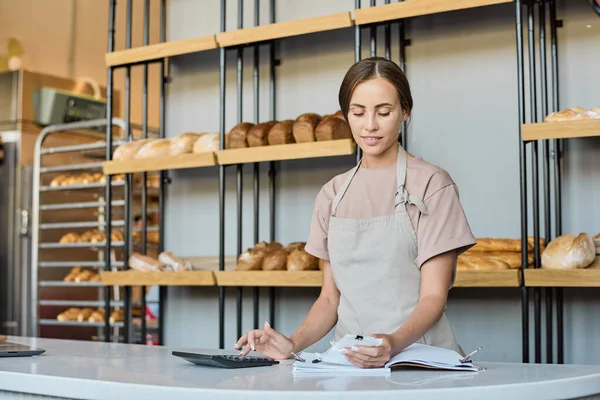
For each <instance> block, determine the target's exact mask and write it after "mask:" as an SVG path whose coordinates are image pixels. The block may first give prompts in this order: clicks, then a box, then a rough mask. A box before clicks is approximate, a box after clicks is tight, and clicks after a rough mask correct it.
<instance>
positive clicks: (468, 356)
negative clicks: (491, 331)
mask: <svg viewBox="0 0 600 400" xmlns="http://www.w3.org/2000/svg"><path fill="white" fill-rule="evenodd" d="M482 348H483V347H481V346H479V347H478V348H476V349H475V350H473V351H472V352H470V353H469V354H467V355H466V356H464V357H463V358H461V359H460V360H459V361H460V362H461V363H464V362H467V360H469V358H471V356H472V355H473V354H475V353H477V352H478V351H479V350H481V349H482Z"/></svg>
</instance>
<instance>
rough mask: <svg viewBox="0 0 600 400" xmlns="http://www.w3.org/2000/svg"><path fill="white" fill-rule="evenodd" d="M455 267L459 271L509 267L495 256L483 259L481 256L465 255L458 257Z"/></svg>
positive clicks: (504, 268)
mask: <svg viewBox="0 0 600 400" xmlns="http://www.w3.org/2000/svg"><path fill="white" fill-rule="evenodd" d="M456 269H457V270H459V271H492V270H506V269H510V265H509V264H508V263H506V262H505V261H502V260H499V259H497V258H490V259H485V258H482V257H472V256H465V255H464V254H461V255H460V256H459V257H458V263H457V266H456Z"/></svg>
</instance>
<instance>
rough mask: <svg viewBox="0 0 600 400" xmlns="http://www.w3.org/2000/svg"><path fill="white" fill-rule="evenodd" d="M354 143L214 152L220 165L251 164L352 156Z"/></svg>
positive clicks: (337, 142)
mask: <svg viewBox="0 0 600 400" xmlns="http://www.w3.org/2000/svg"><path fill="white" fill-rule="evenodd" d="M355 150H356V143H354V141H353V140H352V139H340V140H327V141H323V142H310V143H291V144H281V145H275V146H261V147H247V148H244V149H230V150H220V151H217V152H216V155H217V163H218V164H220V165H231V164H244V163H251V162H263V161H279V160H296V159H302V158H316V157H333V156H344V155H350V154H353V153H354V151H355Z"/></svg>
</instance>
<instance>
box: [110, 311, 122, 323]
mask: <svg viewBox="0 0 600 400" xmlns="http://www.w3.org/2000/svg"><path fill="white" fill-rule="evenodd" d="M124 313H125V310H124V309H123V308H119V309H118V310H114V311H113V312H111V313H110V317H109V319H108V321H109V322H110V323H111V324H114V323H115V322H123V320H124V317H125V315H124Z"/></svg>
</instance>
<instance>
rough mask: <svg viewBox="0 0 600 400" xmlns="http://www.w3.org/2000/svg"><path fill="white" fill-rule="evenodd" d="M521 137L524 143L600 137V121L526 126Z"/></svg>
mask: <svg viewBox="0 0 600 400" xmlns="http://www.w3.org/2000/svg"><path fill="white" fill-rule="evenodd" d="M521 136H522V137H523V140H524V141H529V140H542V139H571V138H583V137H593V136H600V119H582V120H576V121H562V122H540V123H537V124H524V125H521Z"/></svg>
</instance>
